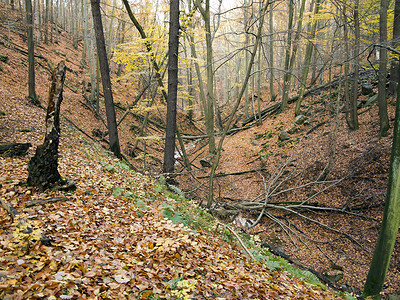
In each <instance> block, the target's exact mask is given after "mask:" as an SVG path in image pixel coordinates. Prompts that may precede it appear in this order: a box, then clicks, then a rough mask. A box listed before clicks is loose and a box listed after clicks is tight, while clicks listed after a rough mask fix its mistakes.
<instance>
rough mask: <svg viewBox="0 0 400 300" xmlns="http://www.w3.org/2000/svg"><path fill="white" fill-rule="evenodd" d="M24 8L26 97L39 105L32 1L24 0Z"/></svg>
mask: <svg viewBox="0 0 400 300" xmlns="http://www.w3.org/2000/svg"><path fill="white" fill-rule="evenodd" d="M25 8H26V24H27V27H28V30H27V41H28V62H29V76H28V91H29V95H28V98H29V99H30V100H31V101H32V103H33V104H35V105H40V102H39V99H38V98H37V96H36V91H35V50H34V43H33V14H32V1H31V0H25Z"/></svg>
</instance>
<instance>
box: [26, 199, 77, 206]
mask: <svg viewBox="0 0 400 300" xmlns="http://www.w3.org/2000/svg"><path fill="white" fill-rule="evenodd" d="M69 200H73V199H71V198H67V197H52V198H48V199H43V200H34V201H29V202H27V203H25V207H32V206H36V205H42V204H46V203H54V202H60V201H69Z"/></svg>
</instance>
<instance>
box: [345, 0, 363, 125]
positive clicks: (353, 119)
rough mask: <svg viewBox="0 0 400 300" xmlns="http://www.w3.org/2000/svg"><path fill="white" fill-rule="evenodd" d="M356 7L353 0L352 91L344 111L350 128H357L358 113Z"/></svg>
mask: <svg viewBox="0 0 400 300" xmlns="http://www.w3.org/2000/svg"><path fill="white" fill-rule="evenodd" d="M358 7H359V0H355V4H354V33H355V42H354V50H353V51H354V52H353V53H354V54H353V57H354V61H353V72H354V77H353V84H352V91H351V96H350V103H349V111H348V112H346V114H348V118H347V124H348V125H349V127H350V129H351V130H357V129H358V113H357V98H358V79H359V77H360V76H359V74H360V71H359V60H360V58H359V52H360V51H359V48H360V20H359V17H358Z"/></svg>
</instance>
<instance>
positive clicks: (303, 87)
mask: <svg viewBox="0 0 400 300" xmlns="http://www.w3.org/2000/svg"><path fill="white" fill-rule="evenodd" d="M319 6H320V0H317V1H316V3H315V8H314V15H316V14H318V13H319ZM317 24H318V22H317V21H316V20H314V21H313V23H312V27H311V36H310V39H309V40H310V42H309V43H308V44H307V47H306V54H305V57H304V69H303V74H302V76H301V79H300V91H299V97H298V98H297V103H296V108H295V115H296V116H298V115H299V114H300V108H301V102H302V101H303V98H304V93H305V90H306V84H307V77H308V71H309V70H310V62H311V57H312V53H313V49H314V45H313V43H312V42H311V41H312V40H313V39H314V38H315V32H316V30H317Z"/></svg>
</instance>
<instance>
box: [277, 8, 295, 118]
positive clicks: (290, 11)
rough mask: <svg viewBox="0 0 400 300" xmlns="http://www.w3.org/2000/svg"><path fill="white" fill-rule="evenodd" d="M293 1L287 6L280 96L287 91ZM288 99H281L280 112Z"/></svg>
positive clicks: (284, 107)
mask: <svg viewBox="0 0 400 300" xmlns="http://www.w3.org/2000/svg"><path fill="white" fill-rule="evenodd" d="M293 2H294V0H289V6H288V25H287V39H286V50H285V51H286V54H285V74H284V76H283V88H282V94H283V95H285V94H287V92H288V90H289V85H290V82H289V72H290V71H289V64H290V54H291V53H292V31H293V16H294V3H293ZM287 100H288V97H287V96H286V97H285V96H283V97H282V105H281V109H280V110H281V111H284V110H285V109H286V107H287V104H288V103H287Z"/></svg>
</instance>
